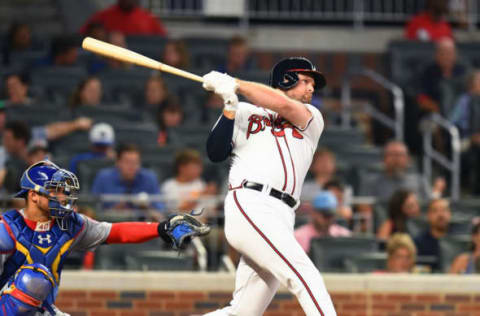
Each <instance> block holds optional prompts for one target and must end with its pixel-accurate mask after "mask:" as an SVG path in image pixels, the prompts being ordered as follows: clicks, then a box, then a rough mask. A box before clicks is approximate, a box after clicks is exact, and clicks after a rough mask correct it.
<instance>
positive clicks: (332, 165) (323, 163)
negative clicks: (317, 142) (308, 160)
mask: <svg viewBox="0 0 480 316" xmlns="http://www.w3.org/2000/svg"><path fill="white" fill-rule="evenodd" d="M310 172H311V173H312V175H313V179H312V180H307V181H305V183H304V184H303V188H302V196H301V199H302V200H311V199H313V197H314V196H315V195H316V194H317V192H318V191H320V190H323V189H324V186H325V184H326V183H327V182H328V181H330V180H333V178H334V177H335V173H336V172H337V163H336V158H335V155H334V154H333V152H331V151H330V150H328V149H327V148H318V149H317V151H316V152H315V154H314V155H313V160H312V164H311V166H310Z"/></svg>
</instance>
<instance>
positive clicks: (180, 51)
mask: <svg viewBox="0 0 480 316" xmlns="http://www.w3.org/2000/svg"><path fill="white" fill-rule="evenodd" d="M162 62H164V63H165V64H167V65H170V66H173V67H177V68H180V69H187V68H189V67H190V56H189V55H188V51H187V47H186V46H185V42H184V41H183V40H181V39H171V40H169V41H168V42H167V43H166V44H165V48H164V49H163V54H162Z"/></svg>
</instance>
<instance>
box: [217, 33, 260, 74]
mask: <svg viewBox="0 0 480 316" xmlns="http://www.w3.org/2000/svg"><path fill="white" fill-rule="evenodd" d="M253 69H255V65H254V62H253V59H252V58H251V56H250V48H249V46H248V42H247V40H246V39H245V38H243V37H241V36H234V37H232V39H231V40H230V42H229V44H228V52H227V61H226V64H225V65H223V66H222V67H220V69H219V71H220V72H226V73H229V74H231V73H237V72H241V71H247V70H253Z"/></svg>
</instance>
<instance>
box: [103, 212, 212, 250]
mask: <svg viewBox="0 0 480 316" xmlns="http://www.w3.org/2000/svg"><path fill="white" fill-rule="evenodd" d="M209 232H210V227H208V226H207V225H205V224H202V223H201V222H199V221H198V220H196V219H195V218H194V217H193V216H191V215H188V214H175V215H172V216H170V217H169V218H168V219H167V220H166V221H163V222H161V223H142V222H124V223H114V224H112V228H111V230H110V233H109V235H108V237H107V240H106V243H107V244H124V243H141V242H145V241H148V240H151V239H153V238H157V237H161V238H162V239H163V240H164V241H165V242H166V243H167V244H168V245H171V246H173V247H174V248H176V249H183V248H185V247H186V246H187V245H188V243H189V242H190V240H191V238H192V237H195V236H203V235H206V234H208V233H209Z"/></svg>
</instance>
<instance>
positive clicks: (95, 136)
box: [70, 123, 115, 173]
mask: <svg viewBox="0 0 480 316" xmlns="http://www.w3.org/2000/svg"><path fill="white" fill-rule="evenodd" d="M89 138H90V145H91V147H90V151H89V152H85V153H81V154H78V155H75V156H74V157H73V158H72V160H71V161H70V171H71V172H73V173H78V170H77V169H78V164H79V163H80V162H82V161H86V160H92V159H103V158H107V159H112V160H113V159H114V158H115V150H114V149H113V144H114V143H115V131H114V130H113V127H112V126H111V125H110V124H107V123H98V124H95V125H94V126H93V127H92V129H91V130H90V135H89Z"/></svg>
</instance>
